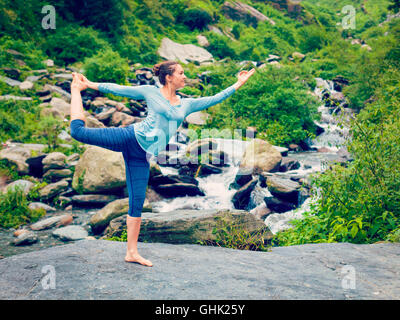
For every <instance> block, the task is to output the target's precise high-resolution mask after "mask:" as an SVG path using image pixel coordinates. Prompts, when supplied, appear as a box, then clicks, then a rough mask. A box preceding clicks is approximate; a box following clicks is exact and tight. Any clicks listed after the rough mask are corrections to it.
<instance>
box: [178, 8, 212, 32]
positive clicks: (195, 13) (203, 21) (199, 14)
mask: <svg viewBox="0 0 400 320" xmlns="http://www.w3.org/2000/svg"><path fill="white" fill-rule="evenodd" d="M181 19H182V23H183V24H185V25H187V26H188V27H189V29H190V30H191V31H193V30H194V29H199V30H203V29H204V28H205V27H206V26H207V25H208V24H209V23H210V22H211V21H212V17H211V15H210V14H209V13H208V12H207V11H205V10H203V9H199V8H189V9H186V10H185V11H184V14H183V17H182V18H181Z"/></svg>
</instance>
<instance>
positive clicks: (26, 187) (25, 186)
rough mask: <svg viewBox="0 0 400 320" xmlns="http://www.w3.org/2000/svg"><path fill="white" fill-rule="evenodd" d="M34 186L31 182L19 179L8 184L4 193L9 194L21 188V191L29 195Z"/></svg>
mask: <svg viewBox="0 0 400 320" xmlns="http://www.w3.org/2000/svg"><path fill="white" fill-rule="evenodd" d="M34 185H35V184H34V183H33V182H31V181H28V180H23V179H19V180H16V181H13V182H11V183H10V184H8V185H7V186H6V187H5V190H4V191H5V192H7V191H8V190H12V189H15V188H18V187H19V188H20V189H22V190H23V192H24V194H25V195H27V194H28V193H29V191H31V189H32V188H33V186H34Z"/></svg>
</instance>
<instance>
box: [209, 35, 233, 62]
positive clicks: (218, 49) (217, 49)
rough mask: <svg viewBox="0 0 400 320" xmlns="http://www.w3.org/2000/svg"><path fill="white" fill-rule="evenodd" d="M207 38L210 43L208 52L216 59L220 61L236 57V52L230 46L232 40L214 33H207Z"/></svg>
mask: <svg viewBox="0 0 400 320" xmlns="http://www.w3.org/2000/svg"><path fill="white" fill-rule="evenodd" d="M206 37H207V39H208V42H209V43H210V45H209V46H208V47H207V51H209V52H210V53H211V54H212V55H213V56H214V57H218V58H219V59H224V58H227V57H230V58H235V57H236V53H235V50H234V49H233V48H232V47H231V46H230V44H229V42H230V40H229V38H228V37H226V36H221V35H219V34H215V33H213V32H207V33H206Z"/></svg>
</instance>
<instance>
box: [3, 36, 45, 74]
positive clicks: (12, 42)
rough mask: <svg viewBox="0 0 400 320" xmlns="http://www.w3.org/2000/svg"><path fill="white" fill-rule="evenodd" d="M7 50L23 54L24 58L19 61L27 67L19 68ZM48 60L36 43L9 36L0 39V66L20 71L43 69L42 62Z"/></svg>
mask: <svg viewBox="0 0 400 320" xmlns="http://www.w3.org/2000/svg"><path fill="white" fill-rule="evenodd" d="M7 49H13V50H16V51H18V52H20V53H22V54H23V57H19V58H18V59H20V60H23V61H24V62H25V63H26V66H19V65H18V63H17V61H16V60H15V59H14V58H13V56H12V55H11V54H10V53H8V52H7ZM46 59H47V57H46V55H45V54H44V53H43V51H42V50H41V48H38V46H37V44H36V43H35V42H34V41H23V40H21V39H15V38H13V37H10V36H8V35H6V36H4V37H0V65H1V66H2V67H8V68H18V69H20V70H30V69H42V68H43V64H42V61H44V60H46Z"/></svg>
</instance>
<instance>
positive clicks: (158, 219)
mask: <svg viewBox="0 0 400 320" xmlns="http://www.w3.org/2000/svg"><path fill="white" fill-rule="evenodd" d="M222 219H223V220H224V221H225V223H226V224H228V225H230V226H237V227H240V228H241V229H243V230H244V231H247V232H257V231H264V230H266V226H265V224H264V222H263V221H261V220H260V219H257V218H256V217H255V216H254V215H252V214H250V213H248V212H246V211H243V210H216V209H210V210H174V211H171V212H157V213H155V212H144V213H143V214H142V224H141V228H140V234H139V241H145V242H163V243H174V244H183V243H193V244H195V243H198V242H199V241H213V240H216V237H217V236H216V234H215V233H213V230H214V228H217V227H218V225H219V222H221V220H222ZM124 229H126V217H125V216H123V217H119V218H117V219H114V220H113V221H112V222H111V223H110V227H109V228H107V230H106V231H105V234H104V237H111V236H120V235H121V232H122V230H124Z"/></svg>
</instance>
